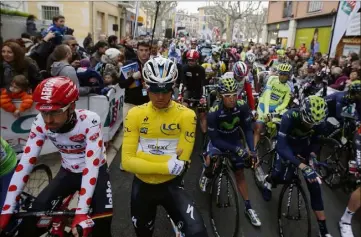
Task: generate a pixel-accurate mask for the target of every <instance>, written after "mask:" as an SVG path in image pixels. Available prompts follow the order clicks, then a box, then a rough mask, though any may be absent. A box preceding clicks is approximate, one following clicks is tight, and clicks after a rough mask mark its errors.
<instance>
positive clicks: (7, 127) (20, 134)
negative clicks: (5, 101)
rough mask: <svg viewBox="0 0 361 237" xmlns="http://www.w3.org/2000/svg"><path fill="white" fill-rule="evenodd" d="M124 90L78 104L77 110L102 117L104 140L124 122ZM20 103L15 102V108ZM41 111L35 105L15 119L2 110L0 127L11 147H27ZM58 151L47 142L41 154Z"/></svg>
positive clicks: (110, 92) (81, 98) (81, 100)
mask: <svg viewBox="0 0 361 237" xmlns="http://www.w3.org/2000/svg"><path fill="white" fill-rule="evenodd" d="M123 98H124V89H121V88H120V87H119V86H118V85H117V86H116V87H115V88H114V89H112V90H110V91H109V93H108V95H107V96H101V95H97V96H84V97H83V96H82V97H80V98H79V100H78V101H77V102H76V108H77V109H89V110H90V111H93V112H95V113H97V114H98V115H99V116H100V119H101V121H102V125H103V133H104V134H103V140H104V141H105V142H107V141H109V140H111V139H112V138H113V136H114V135H115V133H116V132H117V130H118V129H119V128H120V125H121V124H122V122H123V101H124V99H123ZM20 103H21V102H20V101H14V104H15V106H17V107H18V106H19V105H20ZM38 113H39V111H37V110H36V109H35V103H34V105H33V107H32V108H31V109H30V110H27V111H25V112H24V113H22V114H21V116H20V117H18V118H15V117H14V116H13V114H12V113H8V112H5V111H4V110H1V113H0V116H1V120H0V125H1V137H2V138H3V139H5V140H6V141H7V142H8V143H9V144H10V145H11V146H16V145H25V144H26V141H27V139H28V136H29V132H30V129H31V124H32V123H33V120H34V118H35V117H36V116H37V115H38ZM57 151H58V149H57V148H56V147H55V146H54V145H53V144H52V143H51V142H50V141H49V140H47V141H46V142H45V144H44V146H43V148H42V151H41V154H42V155H44V154H48V153H53V152H57Z"/></svg>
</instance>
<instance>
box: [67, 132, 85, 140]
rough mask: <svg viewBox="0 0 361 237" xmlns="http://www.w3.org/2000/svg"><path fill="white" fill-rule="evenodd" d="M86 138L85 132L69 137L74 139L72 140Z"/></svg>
mask: <svg viewBox="0 0 361 237" xmlns="http://www.w3.org/2000/svg"><path fill="white" fill-rule="evenodd" d="M84 139H85V135H84V134H77V135H74V136H71V137H70V138H69V140H70V141H72V142H83V141H84Z"/></svg>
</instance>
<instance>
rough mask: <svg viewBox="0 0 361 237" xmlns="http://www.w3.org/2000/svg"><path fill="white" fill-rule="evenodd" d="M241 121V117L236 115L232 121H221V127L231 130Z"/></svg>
mask: <svg viewBox="0 0 361 237" xmlns="http://www.w3.org/2000/svg"><path fill="white" fill-rule="evenodd" d="M239 122H240V119H239V117H234V118H233V119H232V122H230V123H228V122H226V121H223V122H221V123H220V125H219V127H220V128H221V129H224V130H227V131H230V130H233V129H234V128H235V127H236V126H238V124H239Z"/></svg>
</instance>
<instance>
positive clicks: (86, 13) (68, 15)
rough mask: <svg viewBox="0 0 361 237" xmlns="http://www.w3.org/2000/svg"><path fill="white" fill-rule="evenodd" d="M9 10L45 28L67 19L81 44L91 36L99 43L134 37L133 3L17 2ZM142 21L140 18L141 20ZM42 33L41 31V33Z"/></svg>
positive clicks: (11, 4)
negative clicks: (103, 38) (108, 38)
mask: <svg viewBox="0 0 361 237" xmlns="http://www.w3.org/2000/svg"><path fill="white" fill-rule="evenodd" d="M8 3H9V4H8V5H9V6H7V8H9V9H12V10H18V11H23V12H26V13H29V14H32V15H34V16H36V18H37V19H38V20H40V21H42V23H43V24H42V25H50V24H51V23H52V18H53V16H55V15H63V16H64V17H65V24H66V25H67V26H68V27H70V28H72V29H74V36H75V37H76V38H77V40H78V43H80V44H81V43H82V42H83V39H84V38H85V37H86V36H87V35H88V33H91V34H92V36H93V39H94V40H95V41H97V40H98V39H99V36H101V35H106V36H109V35H116V36H118V38H120V37H123V36H126V35H132V32H133V30H134V22H135V4H134V3H135V2H131V1H118V2H114V1H112V2H111V1H102V2H98V1H94V2H85V1H84V2H79V1H73V2H70V1H69V2H62V1H46V2H45V1H44V2H34V1H22V2H20V1H13V2H8ZM139 19H141V18H138V20H139ZM38 30H40V29H38Z"/></svg>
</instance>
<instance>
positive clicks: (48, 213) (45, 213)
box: [15, 210, 75, 218]
mask: <svg viewBox="0 0 361 237" xmlns="http://www.w3.org/2000/svg"><path fill="white" fill-rule="evenodd" d="M29 216H36V217H42V216H50V217H54V216H68V217H73V216H75V210H74V211H72V210H66V211H34V212H19V213H16V214H15V217H17V218H22V217H29Z"/></svg>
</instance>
